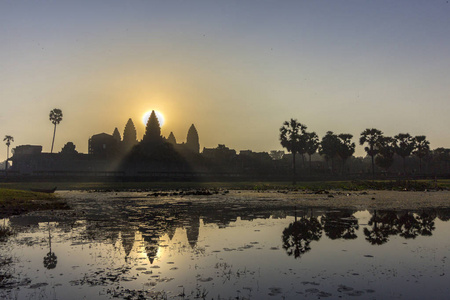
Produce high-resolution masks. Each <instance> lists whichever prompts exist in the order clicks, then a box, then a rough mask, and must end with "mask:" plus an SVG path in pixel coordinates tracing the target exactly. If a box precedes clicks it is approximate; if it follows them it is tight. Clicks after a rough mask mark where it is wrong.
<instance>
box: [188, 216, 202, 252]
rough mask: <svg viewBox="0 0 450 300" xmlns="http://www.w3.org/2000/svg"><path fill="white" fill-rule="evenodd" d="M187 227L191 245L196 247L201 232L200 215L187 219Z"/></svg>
mask: <svg viewBox="0 0 450 300" xmlns="http://www.w3.org/2000/svg"><path fill="white" fill-rule="evenodd" d="M185 228H186V236H187V239H188V242H189V245H191V248H195V246H196V245H197V241H198V235H199V232H200V218H199V217H198V216H197V217H195V216H193V217H192V218H190V219H189V220H188V221H187V226H185Z"/></svg>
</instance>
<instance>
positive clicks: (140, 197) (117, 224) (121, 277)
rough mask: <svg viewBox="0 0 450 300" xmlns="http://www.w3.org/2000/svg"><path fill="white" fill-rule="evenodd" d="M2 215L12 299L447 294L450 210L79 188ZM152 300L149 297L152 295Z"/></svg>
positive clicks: (5, 280)
mask: <svg viewBox="0 0 450 300" xmlns="http://www.w3.org/2000/svg"><path fill="white" fill-rule="evenodd" d="M70 196H71V197H72V200H71V201H72V205H73V206H74V207H75V211H64V212H41V213H35V214H30V215H27V216H19V217H12V218H10V219H8V220H0V223H1V224H2V225H3V227H7V228H10V229H12V230H13V231H14V232H15V234H14V235H12V236H9V237H7V238H4V239H3V240H2V241H1V242H0V251H1V252H0V253H1V259H2V261H4V262H5V260H6V263H5V264H3V265H2V266H1V271H0V279H1V280H2V281H1V283H2V288H1V289H0V297H1V298H2V299H110V298H114V297H119V298H127V297H128V299H139V297H145V298H154V299H166V298H167V299H299V298H306V299H318V298H328V299H339V298H349V297H350V296H353V297H356V298H359V299H445V298H446V297H447V295H448V294H449V292H450V287H449V285H448V282H449V271H450V270H449V261H448V260H449V257H450V239H449V236H448V232H449V229H450V223H449V222H448V220H449V217H450V211H449V210H439V211H436V210H426V211H423V210H422V211H417V212H413V211H396V212H394V211H355V210H335V209H332V208H304V209H301V210H300V209H298V210H295V209H294V208H292V207H283V206H279V207H277V206H276V205H272V206H270V207H267V206H264V205H261V204H259V205H242V203H241V204H239V202H238V201H231V200H230V201H227V198H226V197H227V196H226V195H223V196H222V200H224V201H218V198H213V199H211V198H207V197H203V198H202V197H197V198H195V197H192V198H188V199H187V198H181V197H165V198H158V199H153V198H149V197H148V196H147V195H146V194H145V193H118V194H116V193H106V194H100V193H93V194H89V193H72V194H70ZM142 299H143V298H142Z"/></svg>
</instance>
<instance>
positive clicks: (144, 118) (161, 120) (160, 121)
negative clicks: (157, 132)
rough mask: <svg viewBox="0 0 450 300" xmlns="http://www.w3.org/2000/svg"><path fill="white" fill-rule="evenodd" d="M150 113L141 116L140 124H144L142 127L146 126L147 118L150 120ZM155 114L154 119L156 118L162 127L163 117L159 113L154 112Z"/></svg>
mask: <svg viewBox="0 0 450 300" xmlns="http://www.w3.org/2000/svg"><path fill="white" fill-rule="evenodd" d="M151 113H152V111H151V110H149V111H148V112H146V113H145V114H144V115H143V116H142V123H144V125H147V121H148V118H150V115H151ZM155 114H156V118H158V121H159V125H160V126H161V127H162V126H163V125H164V116H163V114H162V113H160V112H159V111H157V110H155Z"/></svg>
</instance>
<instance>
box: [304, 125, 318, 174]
mask: <svg viewBox="0 0 450 300" xmlns="http://www.w3.org/2000/svg"><path fill="white" fill-rule="evenodd" d="M319 144H320V143H319V137H318V136H317V134H316V133H315V132H306V133H305V150H306V153H308V155H309V173H310V174H311V156H312V155H313V154H314V153H316V151H317V149H318V148H319Z"/></svg>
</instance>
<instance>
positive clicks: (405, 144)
mask: <svg viewBox="0 0 450 300" xmlns="http://www.w3.org/2000/svg"><path fill="white" fill-rule="evenodd" d="M394 138H395V153H397V154H398V155H400V156H401V157H402V159H403V173H406V158H407V157H408V156H410V155H411V153H412V151H413V150H414V147H415V143H414V138H413V137H412V136H411V135H410V134H409V133H399V134H397V135H396V136H394Z"/></svg>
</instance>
